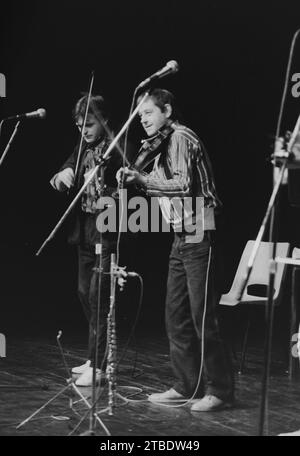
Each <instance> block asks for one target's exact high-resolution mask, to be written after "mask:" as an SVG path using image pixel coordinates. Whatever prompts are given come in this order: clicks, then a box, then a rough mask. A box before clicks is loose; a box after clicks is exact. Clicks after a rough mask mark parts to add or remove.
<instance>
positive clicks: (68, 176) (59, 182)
mask: <svg viewBox="0 0 300 456" xmlns="http://www.w3.org/2000/svg"><path fill="white" fill-rule="evenodd" d="M54 182H55V187H56V188H57V190H60V191H62V190H65V188H66V187H67V188H71V187H73V185H74V171H73V169H72V168H66V169H63V170H62V171H60V172H59V173H58V174H57V175H56V177H55V181H54Z"/></svg>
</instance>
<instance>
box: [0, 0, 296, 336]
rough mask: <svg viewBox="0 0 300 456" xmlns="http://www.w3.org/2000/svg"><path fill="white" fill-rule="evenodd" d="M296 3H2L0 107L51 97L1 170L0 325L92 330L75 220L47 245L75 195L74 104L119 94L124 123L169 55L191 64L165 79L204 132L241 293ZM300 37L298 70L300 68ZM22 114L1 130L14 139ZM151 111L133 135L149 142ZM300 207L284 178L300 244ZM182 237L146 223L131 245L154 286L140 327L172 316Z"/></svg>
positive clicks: (123, 298)
mask: <svg viewBox="0 0 300 456" xmlns="http://www.w3.org/2000/svg"><path fill="white" fill-rule="evenodd" d="M299 18H300V5H299V2H297V1H281V2H266V1H260V2H253V1H252V2H244V1H240V2H224V1H216V0H211V1H199V0H198V1H185V2H181V1H174V0H172V1H171V0H161V1H160V2H153V1H151V2H143V1H139V2H137V1H123V2H120V1H118V2H117V1H115V2H114V1H112V2H104V1H96V0H94V1H92V0H86V1H85V2H78V1H63V0H62V1H60V2H55V1H51V2H50V1H39V2H34V1H26V2H21V1H19V2H11V3H10V4H7V5H6V6H5V7H4V6H3V5H2V6H1V23H2V25H1V32H0V33H1V61H0V72H1V73H3V74H4V75H5V76H6V81H7V93H6V97H5V98H1V99H0V110H1V112H0V117H1V119H3V118H4V117H6V116H9V115H14V114H17V113H23V112H29V111H33V110H35V109H38V108H40V107H42V108H45V109H46V110H47V118H46V120H45V121H42V120H37V119H33V120H27V121H24V122H22V124H21V125H20V128H19V131H18V134H17V136H16V138H15V140H14V142H13V144H12V146H11V149H10V151H9V154H8V155H7V157H6V159H5V161H4V163H3V165H2V167H1V168H0V176H1V178H0V202H1V220H2V223H1V226H0V249H1V257H0V269H1V283H0V297H1V307H0V332H7V331H13V330H15V331H17V332H18V333H19V332H21V331H24V332H27V331H28V333H30V332H32V331H35V330H36V331H42V332H47V331H50V332H51V333H52V334H55V331H56V329H65V330H66V331H70V332H72V331H76V333H84V331H82V330H83V328H85V327H86V326H85V324H86V323H85V321H84V316H83V313H82V312H81V309H80V306H79V303H78V301H77V296H76V280H77V277H76V276H77V262H76V251H75V250H74V249H73V248H72V247H70V246H68V245H67V243H66V231H67V223H66V224H65V225H64V226H63V227H62V229H61V230H60V232H59V233H58V234H57V236H56V238H55V239H54V240H53V241H52V242H51V243H49V244H48V246H47V247H46V248H45V250H44V251H43V253H42V254H41V256H40V257H38V258H37V257H36V256H35V253H36V251H37V250H38V248H39V247H40V246H41V244H42V242H43V241H44V240H45V238H46V237H47V236H48V234H49V233H50V231H51V230H52V228H53V227H54V225H55V224H56V222H57V221H58V219H59V218H60V216H61V215H62V214H63V212H64V210H65V209H66V208H67V206H68V204H69V203H70V200H68V198H66V197H65V196H63V195H60V194H57V193H56V192H55V191H54V190H52V188H51V187H50V185H49V180H50V178H51V176H52V175H53V174H54V172H56V170H57V169H58V167H59V166H60V165H61V164H62V163H63V162H64V160H65V159H66V158H67V157H68V155H69V154H70V152H71V151H72V149H73V146H74V144H75V143H76V141H77V138H78V136H77V135H78V132H77V131H76V128H75V127H74V125H73V123H72V118H71V110H72V108H73V105H74V103H75V101H76V100H77V99H78V97H79V96H80V93H81V92H82V91H87V90H88V84H89V78H90V73H91V71H92V70H94V71H95V85H94V92H95V93H101V94H103V96H104V97H105V98H106V100H107V101H108V103H109V104H110V106H111V111H112V122H113V125H114V126H115V128H116V129H118V128H119V127H120V126H121V125H122V124H123V123H124V121H125V120H126V118H127V116H128V113H129V109H130V104H131V98H132V95H133V91H134V88H135V86H136V85H137V84H138V83H139V82H140V81H141V80H143V79H145V78H146V77H147V76H149V75H151V74H152V73H154V72H155V71H157V70H158V69H160V68H161V67H163V66H164V65H165V64H166V62H167V61H169V60H173V59H174V60H176V61H177V62H178V63H179V66H180V70H179V72H178V73H176V74H175V75H173V76H170V77H168V78H165V79H164V80H162V81H161V84H160V85H161V87H164V88H167V89H169V90H171V91H172V92H174V93H175V95H176V97H177V101H178V104H179V107H180V109H181V111H182V113H183V115H184V119H185V123H186V124H187V125H188V126H190V127H191V128H192V129H194V130H195V131H196V132H197V133H198V135H199V136H200V137H201V139H202V140H203V141H204V143H205V145H206V147H207V149H208V152H209V154H210V157H211V161H212V163H213V167H214V173H215V177H216V182H217V188H218V192H219V195H220V197H221V199H222V201H223V204H224V208H223V211H222V214H221V215H220V216H219V217H218V243H219V247H220V250H221V252H222V258H223V259H222V261H220V263H219V266H220V268H219V269H220V282H219V283H220V288H221V291H222V292H226V291H228V289H229V287H230V285H231V282H232V279H233V276H234V273H235V269H236V266H237V263H238V261H239V258H240V255H241V252H242V250H243V247H244V244H245V242H246V241H247V240H248V239H254V238H255V237H256V236H257V233H258V230H259V227H260V224H261V221H262V219H263V216H264V213H265V211H266V207H267V202H268V200H269V197H270V195H271V191H272V167H271V164H270V156H271V153H272V151H273V141H274V134H275V131H276V123H277V118H278V114H279V106H280V101H281V96H282V92H283V84H284V78H285V72H286V67H287V62H288V56H289V49H290V45H291V41H292V38H293V35H294V33H295V31H296V30H297V29H298V28H299V27H300V19H299ZM299 55H300V39H298V41H297V42H296V46H295V53H294V58H293V62H292V68H291V75H293V74H294V73H300V58H299ZM293 84H294V83H293V82H292V81H289V89H288V94H287V98H286V105H285V110H284V116H283V123H282V129H281V134H283V133H284V132H285V131H286V130H292V129H293V128H294V125H295V123H296V120H297V117H298V115H299V112H300V109H299V108H300V105H299V100H300V98H297V97H294V96H293V95H292V86H293ZM13 125H14V123H13V122H6V123H4V125H3V128H2V134H1V137H0V148H1V152H2V151H3V150H4V148H5V146H6V143H7V141H8V138H9V135H10V134H11V132H12V128H13ZM142 135H143V133H142V130H141V127H140V126H139V123H138V120H136V121H135V122H134V123H133V124H132V128H131V130H130V138H131V141H132V143H133V144H136V146H138V141H139V139H140V138H141V137H142ZM299 210H300V209H299V208H297V207H292V206H291V205H290V204H289V201H288V192H287V188H286V187H285V188H282V191H281V195H280V210H279V214H280V215H279V217H278V221H279V223H278V226H279V231H280V235H279V237H280V239H281V240H288V241H289V242H291V244H292V245H296V246H298V247H299V246H300V238H299V231H300V224H299V223H300V221H299ZM170 242H171V236H170V235H168V234H151V233H149V234H143V235H142V236H138V237H134V240H133V241H132V243H131V244H126V245H124V246H123V247H122V255H121V260H120V263H121V265H127V269H128V270H134V271H138V272H140V273H141V275H142V276H143V279H144V285H145V295H144V302H143V306H142V310H141V317H140V321H139V328H140V329H141V328H142V329H143V330H145V329H147V328H149V329H150V330H153V329H156V328H157V327H160V328H162V327H163V318H164V297H165V286H166V275H167V262H168V251H169V247H170ZM138 295H139V289H138V284H137V282H133V281H131V282H130V283H128V285H127V286H126V289H125V290H124V291H123V292H122V293H120V294H119V299H118V312H119V319H120V327H122V328H125V329H126V328H130V325H131V324H132V321H133V319H134V316H135V312H136V309H137V307H138Z"/></svg>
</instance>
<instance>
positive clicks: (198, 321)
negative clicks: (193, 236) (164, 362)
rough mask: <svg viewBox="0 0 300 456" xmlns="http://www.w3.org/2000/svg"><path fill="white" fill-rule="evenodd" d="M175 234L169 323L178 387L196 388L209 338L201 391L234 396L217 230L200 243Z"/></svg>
mask: <svg viewBox="0 0 300 456" xmlns="http://www.w3.org/2000/svg"><path fill="white" fill-rule="evenodd" d="M174 236H175V237H174V242H173V245H172V249H171V253H170V258H169V274H168V285H167V299H166V328H167V334H168V338H169V343H170V357H171V363H172V368H173V371H174V375H175V377H176V383H175V385H174V389H175V390H176V391H177V392H178V393H181V394H183V395H184V396H187V397H190V396H191V395H192V394H193V393H194V391H195V389H196V388H197V384H198V378H199V372H200V363H201V345H202V343H204V359H203V372H202V378H201V382H200V384H199V387H198V389H197V391H196V397H201V396H203V394H213V395H214V396H217V397H219V398H220V399H224V400H226V399H227V400H230V399H232V398H233V389H234V382H233V370H232V366H231V362H230V359H229V356H228V353H227V351H226V349H225V346H224V344H223V343H222V340H221V338H220V334H219V327H218V322H217V318H216V315H215V306H216V304H217V302H218V295H217V293H216V291H215V288H214V283H213V282H214V249H213V246H212V245H211V240H210V238H211V236H210V234H209V233H207V232H206V233H205V236H204V239H203V241H202V242H199V243H186V242H185V235H184V234H175V235H174ZM210 254H211V256H210ZM209 259H210V261H209ZM209 263H210V266H209ZM208 267H209V274H208V282H207V284H206V279H207V270H208ZM206 286H207V293H206ZM205 302H206V315H205V326H204V334H202V319H203V311H204V306H205Z"/></svg>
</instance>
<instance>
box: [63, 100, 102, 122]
mask: <svg viewBox="0 0 300 456" xmlns="http://www.w3.org/2000/svg"><path fill="white" fill-rule="evenodd" d="M82 95H83V96H82V97H81V98H79V100H78V101H77V102H76V104H75V108H74V110H73V112H72V115H73V119H74V120H75V122H76V121H77V120H78V119H79V117H84V116H85V112H86V107H87V103H88V99H89V97H88V94H87V93H83V94H82ZM88 114H91V115H93V116H95V117H96V118H97V119H98V120H99V121H100V122H101V120H102V119H104V120H107V119H108V112H107V107H106V103H105V101H104V98H103V97H102V96H101V95H91V96H90V100H89V107H88Z"/></svg>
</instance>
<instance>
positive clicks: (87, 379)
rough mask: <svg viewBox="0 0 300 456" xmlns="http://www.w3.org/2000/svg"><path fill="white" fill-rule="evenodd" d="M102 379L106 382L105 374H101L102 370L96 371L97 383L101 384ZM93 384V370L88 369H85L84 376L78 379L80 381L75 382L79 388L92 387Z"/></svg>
mask: <svg viewBox="0 0 300 456" xmlns="http://www.w3.org/2000/svg"><path fill="white" fill-rule="evenodd" d="M101 379H103V380H105V374H104V372H101V370H100V369H97V370H96V383H99V382H101ZM92 384H93V368H92V367H88V368H87V369H85V371H84V372H83V374H81V375H80V377H78V379H77V380H76V382H75V385H77V386H92Z"/></svg>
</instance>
